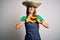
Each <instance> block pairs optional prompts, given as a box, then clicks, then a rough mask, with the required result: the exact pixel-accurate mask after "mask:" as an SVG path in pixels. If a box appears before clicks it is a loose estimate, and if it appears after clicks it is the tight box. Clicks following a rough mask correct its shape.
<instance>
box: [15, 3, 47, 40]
mask: <svg viewBox="0 0 60 40" xmlns="http://www.w3.org/2000/svg"><path fill="white" fill-rule="evenodd" d="M33 4H34V5H33ZM23 5H25V6H26V7H27V12H26V15H27V16H23V17H22V18H21V19H20V21H19V22H18V23H17V25H16V29H18V28H20V27H21V26H22V25H23V24H25V28H26V36H25V40H41V38H40V35H39V24H42V25H43V26H44V27H45V28H48V24H47V23H46V22H45V20H44V19H43V18H42V17H41V16H40V15H36V8H37V7H38V6H39V5H40V3H34V2H23Z"/></svg>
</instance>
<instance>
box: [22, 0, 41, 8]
mask: <svg viewBox="0 0 60 40" xmlns="http://www.w3.org/2000/svg"><path fill="white" fill-rule="evenodd" d="M22 4H23V5H24V6H26V7H28V6H34V7H36V8H37V7H39V6H40V5H41V3H37V2H32V1H24V2H22Z"/></svg>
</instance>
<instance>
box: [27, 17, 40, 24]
mask: <svg viewBox="0 0 60 40" xmlns="http://www.w3.org/2000/svg"><path fill="white" fill-rule="evenodd" d="M26 22H38V23H40V20H39V19H38V18H37V17H33V16H31V17H29V18H27V19H26Z"/></svg>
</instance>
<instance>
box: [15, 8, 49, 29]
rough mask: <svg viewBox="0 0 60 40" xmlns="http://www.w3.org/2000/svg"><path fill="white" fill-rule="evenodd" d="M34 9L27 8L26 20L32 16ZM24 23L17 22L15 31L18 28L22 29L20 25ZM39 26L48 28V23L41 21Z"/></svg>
mask: <svg viewBox="0 0 60 40" xmlns="http://www.w3.org/2000/svg"><path fill="white" fill-rule="evenodd" d="M35 9H36V8H34V7H29V10H28V11H29V16H28V18H29V17H31V16H32V14H33V12H34V10H35ZM24 23H25V21H24V22H18V23H17V24H16V29H19V28H20V27H22V25H23V24H24ZM40 24H41V25H43V26H44V27H45V28H48V23H47V22H46V21H43V22H41V23H40Z"/></svg>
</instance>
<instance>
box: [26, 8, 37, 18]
mask: <svg viewBox="0 0 60 40" xmlns="http://www.w3.org/2000/svg"><path fill="white" fill-rule="evenodd" d="M34 8H35V7H34ZM26 15H27V17H28V16H29V7H27V10H26ZM32 16H36V9H35V10H34V12H33V15H32Z"/></svg>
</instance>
